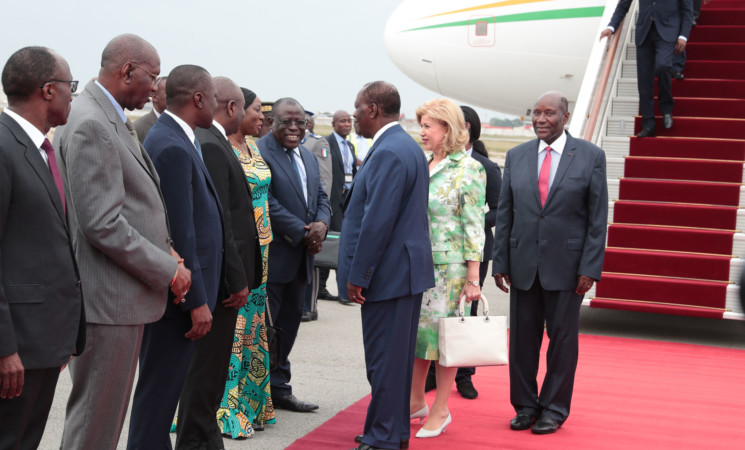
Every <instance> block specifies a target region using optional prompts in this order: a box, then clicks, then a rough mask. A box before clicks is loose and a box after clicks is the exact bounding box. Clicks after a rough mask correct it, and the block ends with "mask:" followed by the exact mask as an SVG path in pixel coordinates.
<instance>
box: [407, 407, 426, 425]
mask: <svg viewBox="0 0 745 450" xmlns="http://www.w3.org/2000/svg"><path fill="white" fill-rule="evenodd" d="M428 415H429V406H427V404H426V403H425V404H424V408H422V409H420V410H419V411H416V412H415V413H414V414H412V415H410V416H409V420H414V419H419V424H420V425H421V423H422V421H423V420H424V419H425V418H426V417H427V416H428Z"/></svg>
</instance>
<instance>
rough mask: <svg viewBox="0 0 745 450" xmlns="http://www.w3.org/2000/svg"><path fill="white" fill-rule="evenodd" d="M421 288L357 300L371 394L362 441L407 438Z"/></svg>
mask: <svg viewBox="0 0 745 450" xmlns="http://www.w3.org/2000/svg"><path fill="white" fill-rule="evenodd" d="M421 309H422V294H421V293H420V294H416V295H412V296H407V297H399V298H395V299H391V300H385V301H381V302H370V301H368V302H365V303H364V304H363V305H362V309H361V311H362V340H363V343H364V346H365V366H366V368H367V380H368V381H369V382H370V387H371V390H372V398H371V399H370V405H369V406H368V407H367V417H366V419H365V430H364V431H365V432H364V436H363V438H362V442H363V443H365V444H367V445H370V446H373V447H378V448H387V449H398V447H399V445H400V441H401V439H409V436H410V433H409V430H410V420H409V406H410V405H409V401H410V396H411V377H412V375H413V368H414V348H415V347H416V334H417V326H418V325H419V314H420V313H421Z"/></svg>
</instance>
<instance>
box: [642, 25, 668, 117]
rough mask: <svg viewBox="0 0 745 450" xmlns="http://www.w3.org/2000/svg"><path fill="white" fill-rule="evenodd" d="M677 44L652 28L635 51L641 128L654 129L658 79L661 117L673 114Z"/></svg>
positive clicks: (655, 28)
mask: <svg viewBox="0 0 745 450" xmlns="http://www.w3.org/2000/svg"><path fill="white" fill-rule="evenodd" d="M674 51H675V42H668V41H664V40H663V39H662V37H660V34H659V33H658V32H657V27H656V26H655V25H654V24H652V27H651V28H650V29H649V33H647V37H646V38H645V39H644V42H642V44H641V45H640V46H638V47H637V48H636V75H637V83H638V88H639V110H640V111H641V114H642V127H643V128H651V129H654V128H655V122H654V78H655V75H656V76H657V88H658V93H657V105H658V106H659V107H660V112H662V114H672V113H673V95H672V70H673V53H674Z"/></svg>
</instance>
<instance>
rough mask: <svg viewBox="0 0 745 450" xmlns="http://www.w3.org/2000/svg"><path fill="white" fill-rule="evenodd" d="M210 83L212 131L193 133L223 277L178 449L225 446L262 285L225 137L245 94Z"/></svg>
mask: <svg viewBox="0 0 745 450" xmlns="http://www.w3.org/2000/svg"><path fill="white" fill-rule="evenodd" d="M214 83H215V88H216V90H217V104H218V108H217V110H216V111H215V116H214V119H213V121H212V127H210V128H197V129H196V130H195V132H194V134H195V135H196V137H197V140H198V141H199V144H200V147H201V149H202V156H203V157H204V165H205V166H207V170H208V171H209V173H210V177H211V178H212V182H213V184H214V185H215V189H216V190H217V196H218V197H219V199H220V203H221V204H222V207H223V225H224V235H225V270H224V272H225V273H224V275H225V276H224V277H223V279H222V280H221V283H220V290H219V291H218V296H217V299H218V301H217V303H215V309H214V310H213V311H212V329H211V331H210V332H209V333H207V335H206V336H205V337H203V338H201V339H199V340H198V341H197V343H196V345H195V348H194V353H193V355H192V358H191V364H190V365H189V372H188V374H187V376H186V382H185V383H184V388H183V389H182V391H181V398H180V401H179V414H178V416H179V422H178V427H177V431H178V434H177V437H176V447H177V448H195V449H198V448H206V449H209V450H213V449H221V448H223V447H224V445H223V442H222V436H221V435H220V428H219V427H218V426H217V421H216V420H215V417H216V416H215V414H216V413H217V409H218V408H219V407H220V401H221V400H222V397H223V394H224V392H225V382H226V380H227V375H228V365H229V363H230V356H231V354H232V350H233V336H234V334H235V321H236V317H237V316H238V310H239V309H240V308H241V307H243V305H245V304H246V298H247V297H248V292H249V289H253V288H256V287H258V286H257V284H259V283H261V259H260V258H261V255H260V254H259V245H258V237H257V232H256V222H255V221H254V214H253V204H252V202H251V188H250V186H249V185H248V183H246V177H245V175H244V173H243V169H242V168H241V165H240V163H239V162H238V159H237V158H236V157H235V154H234V153H233V148H232V146H231V145H230V142H229V141H228V137H227V136H228V135H230V134H233V133H235V132H236V131H238V128H239V126H240V124H241V121H242V120H243V116H244V115H245V108H244V99H243V93H242V92H241V89H240V88H239V87H238V85H236V84H235V83H234V82H232V81H231V80H230V79H228V78H225V77H215V78H214Z"/></svg>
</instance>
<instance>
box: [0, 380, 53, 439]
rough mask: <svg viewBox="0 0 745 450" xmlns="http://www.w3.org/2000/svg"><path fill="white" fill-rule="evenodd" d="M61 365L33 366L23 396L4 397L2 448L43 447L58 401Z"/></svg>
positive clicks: (0, 401) (0, 400)
mask: <svg viewBox="0 0 745 450" xmlns="http://www.w3.org/2000/svg"><path fill="white" fill-rule="evenodd" d="M59 373H60V368H59V367H52V368H49V369H31V370H26V371H25V373H24V374H23V379H24V384H23V391H21V395H20V396H18V397H15V398H12V399H7V398H0V424H2V425H1V426H0V449H3V450H27V449H28V450H32V449H36V448H37V447H39V442H41V437H42V435H43V434H44V427H45V426H46V424H47V418H48V417H49V410H50V409H51V408H52V401H53V400H54V390H55V389H56V387H57V379H58V378H59Z"/></svg>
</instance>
